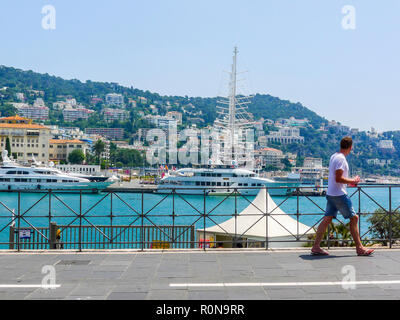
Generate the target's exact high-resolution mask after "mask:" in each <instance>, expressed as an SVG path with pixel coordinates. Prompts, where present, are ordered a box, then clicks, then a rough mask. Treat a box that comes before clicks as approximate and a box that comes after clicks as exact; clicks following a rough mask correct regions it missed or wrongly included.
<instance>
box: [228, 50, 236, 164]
mask: <svg viewBox="0 0 400 320" xmlns="http://www.w3.org/2000/svg"><path fill="white" fill-rule="evenodd" d="M237 54H238V49H237V47H235V49H234V51H233V63H232V73H231V83H230V94H229V129H230V134H231V151H232V160H236V155H235V133H236V130H235V127H236V76H237V70H236V63H237Z"/></svg>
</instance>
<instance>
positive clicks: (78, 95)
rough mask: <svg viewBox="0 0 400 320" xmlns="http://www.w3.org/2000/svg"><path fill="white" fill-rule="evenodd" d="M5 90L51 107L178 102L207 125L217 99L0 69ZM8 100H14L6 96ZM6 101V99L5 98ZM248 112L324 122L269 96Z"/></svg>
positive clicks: (260, 97)
mask: <svg viewBox="0 0 400 320" xmlns="http://www.w3.org/2000/svg"><path fill="white" fill-rule="evenodd" d="M1 87H8V88H10V89H11V90H10V91H9V94H13V93H15V92H25V91H26V90H28V89H31V90H40V91H44V92H45V96H44V101H45V102H46V104H48V105H50V106H51V104H52V103H53V102H56V101H57V100H59V99H58V98H57V96H72V97H74V98H75V99H76V100H77V101H78V102H79V103H82V104H84V105H89V104H90V100H91V97H92V96H98V97H101V98H102V97H104V96H105V95H106V94H108V93H112V92H116V93H122V94H124V95H125V96H126V97H128V98H129V97H132V98H135V97H137V96H141V97H145V98H146V99H148V100H149V102H150V103H153V102H154V101H157V102H161V103H166V102H167V101H169V102H171V103H172V104H174V103H178V104H179V105H180V106H184V105H187V104H189V103H190V104H193V105H194V106H195V107H196V109H197V110H198V111H202V114H203V116H202V118H203V119H204V120H205V124H210V123H212V122H213V121H214V120H215V116H216V112H215V106H216V104H217V98H201V97H179V96H160V95H159V94H157V93H152V92H149V91H143V90H139V89H136V88H133V87H130V88H128V87H124V86H120V85H119V84H117V83H109V82H94V81H86V82H81V81H79V80H65V79H62V78H60V77H56V76H51V75H49V74H40V73H36V72H33V71H23V70H20V69H15V68H12V67H5V66H0V88H1ZM6 98H9V99H11V100H13V99H15V97H12V96H8V97H6ZM6 100H7V99H6ZM249 111H250V112H251V113H253V114H254V116H255V118H256V119H257V118H261V117H263V118H266V119H272V120H277V119H278V118H288V117H290V116H294V117H296V118H307V119H308V120H310V122H311V124H312V125H313V126H314V127H319V126H320V125H321V124H322V123H325V122H327V121H326V119H324V118H322V117H320V116H318V115H317V114H316V113H315V112H313V111H311V110H309V109H307V108H306V107H304V106H303V105H301V104H300V103H292V102H290V101H286V100H281V99H279V98H276V97H272V96H270V95H262V94H256V95H255V97H254V99H253V100H252V103H251V104H250V105H249Z"/></svg>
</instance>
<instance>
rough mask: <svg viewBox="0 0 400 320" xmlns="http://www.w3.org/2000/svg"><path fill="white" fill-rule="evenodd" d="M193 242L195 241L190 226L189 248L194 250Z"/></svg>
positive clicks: (192, 229) (192, 228)
mask: <svg viewBox="0 0 400 320" xmlns="http://www.w3.org/2000/svg"><path fill="white" fill-rule="evenodd" d="M194 241H195V237H194V226H192V227H191V228H190V248H192V249H194V247H195V246H194Z"/></svg>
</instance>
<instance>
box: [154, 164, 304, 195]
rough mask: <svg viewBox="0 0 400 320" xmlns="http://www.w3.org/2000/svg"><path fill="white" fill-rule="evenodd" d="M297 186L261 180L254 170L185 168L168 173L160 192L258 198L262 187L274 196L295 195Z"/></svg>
mask: <svg viewBox="0 0 400 320" xmlns="http://www.w3.org/2000/svg"><path fill="white" fill-rule="evenodd" d="M297 186H298V183H287V182H285V183H278V182H275V181H273V180H270V179H266V178H261V177H259V176H258V174H256V173H255V172H253V171H250V170H247V169H244V168H232V166H224V165H219V166H209V167H207V168H205V167H203V168H198V169H197V168H185V169H180V170H177V171H169V172H168V174H167V175H166V176H165V177H164V178H163V179H161V181H160V183H159V185H158V188H157V192H158V193H171V192H172V190H173V189H174V190H175V192H176V193H180V194H193V195H202V194H204V193H206V195H228V194H231V193H233V192H235V189H237V192H238V193H240V194H243V195H257V194H258V192H259V191H260V188H262V187H266V188H272V189H269V190H268V192H269V194H270V195H274V196H285V195H290V194H292V193H293V192H294V191H295V190H296V189H295V188H296V187H297Z"/></svg>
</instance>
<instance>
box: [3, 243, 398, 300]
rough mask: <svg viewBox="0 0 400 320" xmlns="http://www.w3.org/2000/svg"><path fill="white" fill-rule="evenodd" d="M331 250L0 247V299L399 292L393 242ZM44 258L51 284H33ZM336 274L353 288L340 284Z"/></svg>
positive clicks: (383, 295) (377, 295)
mask: <svg viewBox="0 0 400 320" xmlns="http://www.w3.org/2000/svg"><path fill="white" fill-rule="evenodd" d="M331 254H332V255H331V256H330V257H312V256H310V255H309V251H308V250H291V251H268V252H265V251H236V252H232V251H228V252H225V251H218V252H216V251H208V252H199V251H193V252H158V253H151V252H150V253H147V252H144V253H126V252H118V253H116V252H114V253H104V252H101V253H92V252H86V253H75V252H73V253H58V252H57V253H54V252H41V253H0V270H1V273H0V299H135V300H137V299H139V300H140V299H155V300H159V299H173V300H182V299H199V300H213V299H223V300H224V299H238V300H246V299H329V300H332V299H346V300H352V299H400V250H397V249H396V250H394V249H393V250H383V249H382V250H378V251H377V252H376V253H375V255H374V256H373V257H357V256H356V255H355V252H354V250H331ZM46 265H47V266H50V269H51V268H52V267H51V266H54V268H55V272H56V284H57V285H59V287H57V288H56V289H44V288H42V287H40V285H41V284H42V280H43V277H44V276H46V275H48V273H47V274H42V268H43V267H44V266H46ZM46 268H47V269H46ZM48 268H49V267H45V269H44V270H45V271H46V270H48ZM353 271H355V274H354V273H352V272H353ZM46 272H48V271H46ZM354 276H355V278H354ZM343 280H346V281H348V280H352V281H355V282H354V283H353V284H354V285H355V288H353V289H351V288H350V289H349V288H343V286H342V285H341V283H342V281H343ZM310 282H313V283H310ZM338 283H339V284H338ZM32 285H36V286H37V287H30V286H32ZM348 285H349V286H350V287H351V283H348Z"/></svg>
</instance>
